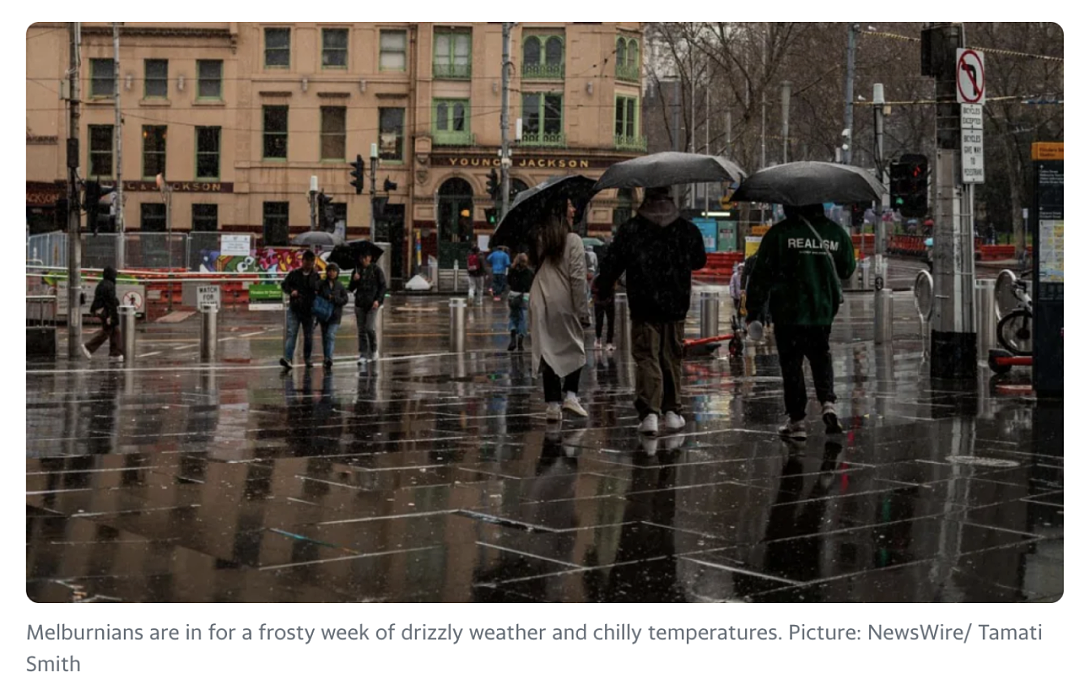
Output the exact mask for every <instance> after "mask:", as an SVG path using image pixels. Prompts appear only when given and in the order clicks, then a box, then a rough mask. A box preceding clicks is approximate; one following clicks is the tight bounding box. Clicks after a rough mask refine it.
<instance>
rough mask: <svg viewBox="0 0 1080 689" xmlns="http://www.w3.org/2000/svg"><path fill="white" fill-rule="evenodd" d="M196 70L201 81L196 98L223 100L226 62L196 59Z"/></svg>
mask: <svg viewBox="0 0 1080 689" xmlns="http://www.w3.org/2000/svg"><path fill="white" fill-rule="evenodd" d="M195 70H196V76H197V77H198V81H199V84H198V89H197V90H196V95H195V97H196V99H198V100H221V94H222V80H223V79H224V77H225V63H224V62H223V61H222V60H196V61H195Z"/></svg>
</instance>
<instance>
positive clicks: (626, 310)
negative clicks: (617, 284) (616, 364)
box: [615, 292, 632, 352]
mask: <svg viewBox="0 0 1080 689" xmlns="http://www.w3.org/2000/svg"><path fill="white" fill-rule="evenodd" d="M615 321H616V323H618V325H616V326H615V337H616V338H618V340H619V349H622V350H624V351H627V352H628V351H630V344H631V342H632V340H631V337H630V328H631V322H630V304H629V302H627V300H626V294H624V293H621V292H620V293H617V294H616V295H615Z"/></svg>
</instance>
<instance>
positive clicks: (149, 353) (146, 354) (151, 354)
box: [135, 350, 161, 359]
mask: <svg viewBox="0 0 1080 689" xmlns="http://www.w3.org/2000/svg"><path fill="white" fill-rule="evenodd" d="M158 354H161V351H160V350H159V351H156V352H147V353H145V354H139V355H138V356H136V357H135V358H136V359H145V358H146V357H148V356H157V355H158Z"/></svg>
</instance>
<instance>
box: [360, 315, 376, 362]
mask: <svg viewBox="0 0 1080 689" xmlns="http://www.w3.org/2000/svg"><path fill="white" fill-rule="evenodd" d="M378 317H379V309H356V336H357V337H358V338H359V339H360V356H370V355H372V354H374V353H375V352H377V351H379V343H378V342H377V341H376V340H375V319H376V318H378Z"/></svg>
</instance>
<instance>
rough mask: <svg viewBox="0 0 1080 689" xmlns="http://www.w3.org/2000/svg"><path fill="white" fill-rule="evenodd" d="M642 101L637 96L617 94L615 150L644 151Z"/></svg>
mask: <svg viewBox="0 0 1080 689" xmlns="http://www.w3.org/2000/svg"><path fill="white" fill-rule="evenodd" d="M640 133H641V102H640V101H639V100H638V98H637V97H636V96H615V150H624V151H644V150H645V139H644V138H643V137H642V136H641V135H640Z"/></svg>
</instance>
